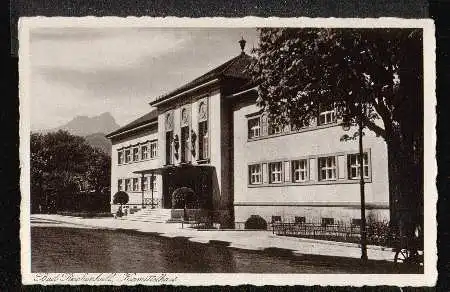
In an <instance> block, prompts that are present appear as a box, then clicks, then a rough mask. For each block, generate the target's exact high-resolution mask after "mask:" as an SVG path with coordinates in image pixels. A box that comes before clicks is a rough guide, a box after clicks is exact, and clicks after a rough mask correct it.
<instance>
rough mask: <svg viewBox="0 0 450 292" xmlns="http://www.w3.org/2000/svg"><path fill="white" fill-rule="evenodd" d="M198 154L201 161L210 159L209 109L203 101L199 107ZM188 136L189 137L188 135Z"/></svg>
mask: <svg viewBox="0 0 450 292" xmlns="http://www.w3.org/2000/svg"><path fill="white" fill-rule="evenodd" d="M198 118H199V123H198V154H199V158H200V160H204V159H208V158H209V156H208V153H209V138H208V107H207V104H206V101H202V102H200V104H199V107H198ZM187 136H189V135H188V134H187Z"/></svg>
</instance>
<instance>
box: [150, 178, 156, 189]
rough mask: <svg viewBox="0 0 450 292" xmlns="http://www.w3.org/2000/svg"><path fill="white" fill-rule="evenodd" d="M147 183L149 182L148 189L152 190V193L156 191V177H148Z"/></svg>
mask: <svg viewBox="0 0 450 292" xmlns="http://www.w3.org/2000/svg"><path fill="white" fill-rule="evenodd" d="M149 181H151V184H150V188H153V191H156V190H157V189H156V176H153V177H149Z"/></svg>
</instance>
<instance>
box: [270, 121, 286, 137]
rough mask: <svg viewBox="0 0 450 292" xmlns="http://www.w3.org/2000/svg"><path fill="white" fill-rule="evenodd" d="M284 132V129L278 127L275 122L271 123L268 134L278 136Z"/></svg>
mask: <svg viewBox="0 0 450 292" xmlns="http://www.w3.org/2000/svg"><path fill="white" fill-rule="evenodd" d="M281 132H283V127H282V126H280V125H276V124H275V123H274V122H269V127H268V133H269V135H276V134H280V133H281Z"/></svg>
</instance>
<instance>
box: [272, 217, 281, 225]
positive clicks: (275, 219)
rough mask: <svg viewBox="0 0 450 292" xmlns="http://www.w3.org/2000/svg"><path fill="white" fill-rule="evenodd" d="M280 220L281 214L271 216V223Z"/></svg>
mask: <svg viewBox="0 0 450 292" xmlns="http://www.w3.org/2000/svg"><path fill="white" fill-rule="evenodd" d="M275 222H281V216H272V223H275Z"/></svg>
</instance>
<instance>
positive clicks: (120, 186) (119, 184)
mask: <svg viewBox="0 0 450 292" xmlns="http://www.w3.org/2000/svg"><path fill="white" fill-rule="evenodd" d="M117 191H123V180H121V179H119V180H118V181H117Z"/></svg>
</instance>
